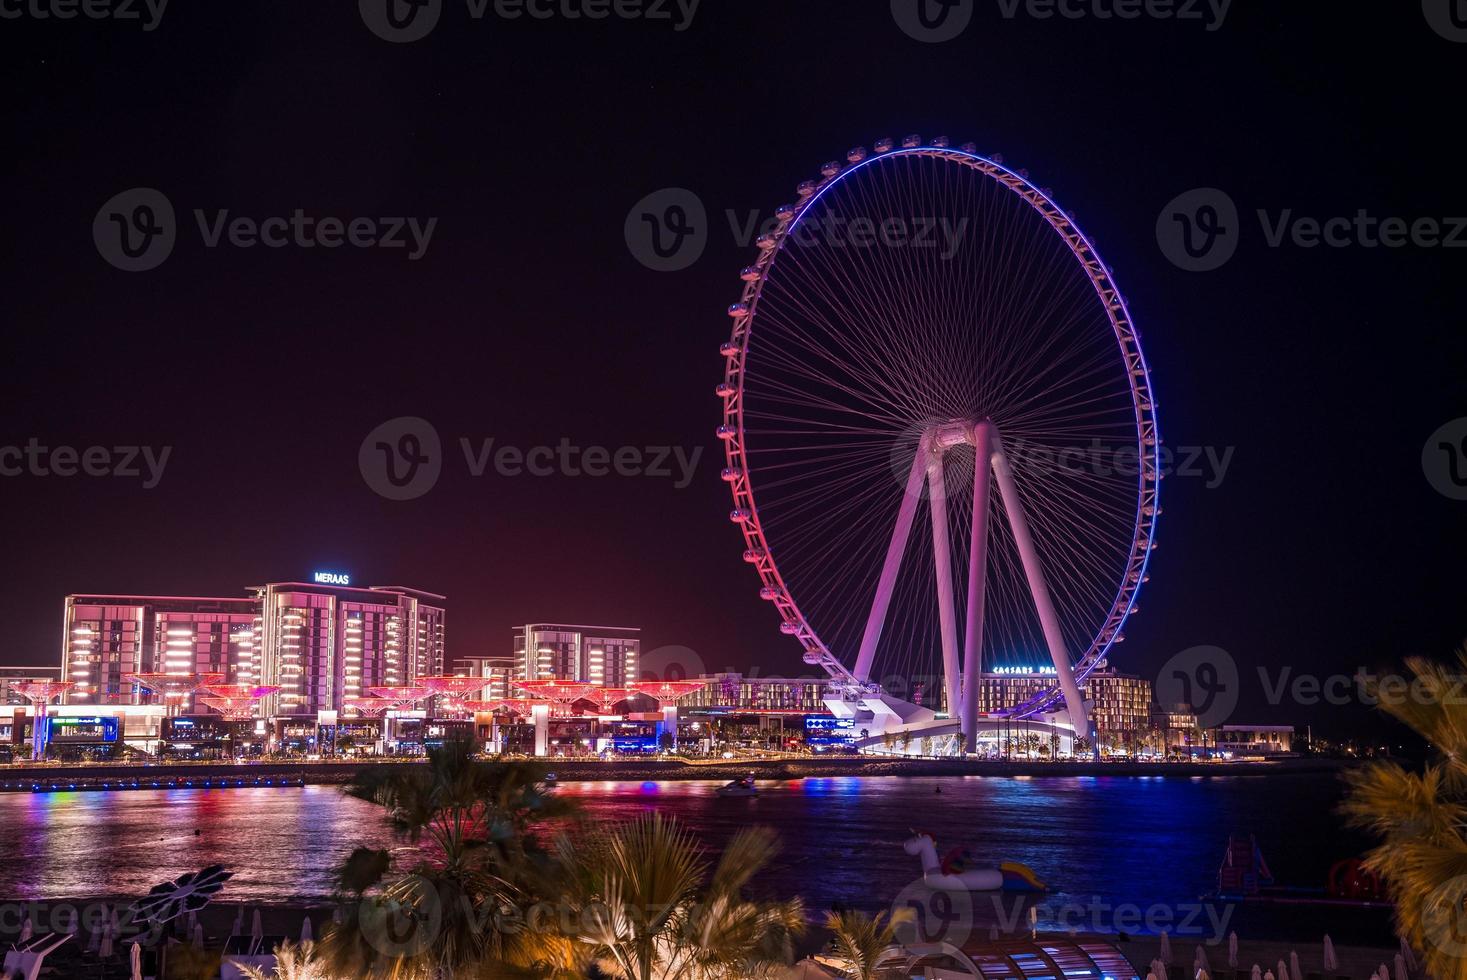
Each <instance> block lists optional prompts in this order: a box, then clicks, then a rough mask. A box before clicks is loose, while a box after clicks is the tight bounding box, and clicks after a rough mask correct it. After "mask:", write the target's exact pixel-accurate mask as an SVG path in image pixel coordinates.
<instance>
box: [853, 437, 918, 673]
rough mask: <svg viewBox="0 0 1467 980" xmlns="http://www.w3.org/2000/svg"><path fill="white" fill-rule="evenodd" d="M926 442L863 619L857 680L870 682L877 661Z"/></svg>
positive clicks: (914, 506)
mask: <svg viewBox="0 0 1467 980" xmlns="http://www.w3.org/2000/svg"><path fill="white" fill-rule="evenodd" d="M926 457H927V440H926V439H925V438H924V439H923V440H922V443H921V445H919V446H918V447H917V452H916V453H915V454H913V456H912V469H911V472H909V473H908V474H907V486H906V492H905V495H904V496H903V497H902V505H901V507H900V508H899V509H898V510H897V520H896V527H895V528H894V529H893V530H892V533H891V544H889V545H887V548H886V561H885V563H884V564H882V566H881V577H880V578H879V579H878V580H877V582H876V596H875V598H873V599H872V601H871V615H870V616H868V617H867V619H866V632H865V633H863V634H862V636H861V650H860V653H859V654H857V656H856V671H855V673H856V679H857V680H858V681H862V682H865V681H869V680H870V679H871V663H872V661H873V660H875V658H876V644H877V643H879V642H880V641H881V630H882V628H883V627H884V626H885V625H886V610H887V607H888V606H890V605H891V593H892V590H893V589H894V588H895V587H896V577H897V572H898V571H899V570H900V569H901V566H902V554H903V553H904V552H905V551H906V550H907V537H908V536H909V535H910V534H911V533H912V520H913V519H914V518H915V517H916V515H917V501H918V500H919V499H921V496H922V481H923V480H925V479H926V478H927V460H926Z"/></svg>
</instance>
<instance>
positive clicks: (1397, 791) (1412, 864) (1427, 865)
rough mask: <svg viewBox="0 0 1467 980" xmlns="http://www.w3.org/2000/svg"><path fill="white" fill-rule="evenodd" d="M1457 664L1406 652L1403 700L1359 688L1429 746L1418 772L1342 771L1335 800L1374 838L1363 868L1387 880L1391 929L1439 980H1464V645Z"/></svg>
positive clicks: (1379, 767)
mask: <svg viewBox="0 0 1467 980" xmlns="http://www.w3.org/2000/svg"><path fill="white" fill-rule="evenodd" d="M1457 660H1458V662H1459V666H1458V667H1457V668H1455V669H1452V668H1448V667H1447V666H1445V665H1442V664H1437V663H1432V662H1431V661H1428V660H1426V659H1425V658H1422V657H1411V658H1408V659H1407V661H1406V666H1407V667H1408V668H1409V669H1410V671H1411V673H1412V674H1413V675H1415V676H1414V680H1413V681H1412V684H1411V690H1410V694H1409V696H1402V695H1401V694H1399V693H1397V694H1394V695H1391V694H1388V693H1385V692H1382V690H1381V687H1380V684H1379V683H1378V682H1374V681H1368V682H1367V684H1366V687H1367V693H1368V694H1370V695H1371V696H1373V697H1374V698H1376V700H1377V702H1378V703H1379V705H1380V707H1381V708H1382V709H1383V710H1384V711H1385V712H1386V713H1388V714H1390V715H1391V716H1393V717H1395V718H1396V719H1398V720H1399V721H1402V722H1404V723H1405V724H1406V725H1408V726H1410V727H1411V728H1412V729H1414V730H1415V731H1416V732H1417V733H1418V734H1419V735H1421V736H1422V738H1424V739H1426V741H1427V743H1428V744H1429V745H1430V746H1432V748H1433V749H1435V751H1436V757H1435V758H1434V759H1433V760H1432V761H1431V762H1430V763H1429V764H1428V765H1427V766H1426V768H1425V770H1424V771H1422V772H1420V773H1415V772H1407V771H1406V770H1405V769H1403V768H1401V767H1400V766H1399V765H1397V764H1395V763H1394V762H1372V763H1370V764H1369V765H1368V766H1366V767H1364V768H1362V769H1358V770H1355V771H1353V772H1350V773H1348V774H1347V775H1346V779H1347V781H1348V782H1349V784H1350V791H1349V796H1348V797H1347V798H1346V801H1345V803H1344V805H1343V806H1342V808H1341V809H1342V810H1343V812H1344V813H1345V814H1346V816H1347V817H1348V819H1349V821H1350V823H1351V824H1353V825H1354V826H1357V827H1364V828H1367V829H1369V830H1372V831H1374V832H1375V833H1377V834H1379V835H1380V837H1381V838H1382V843H1381V844H1380V846H1379V847H1376V848H1375V849H1374V850H1372V851H1370V852H1368V853H1367V854H1366V860H1365V864H1366V867H1368V868H1370V869H1371V870H1374V871H1376V872H1377V873H1379V874H1380V875H1381V877H1382V878H1384V879H1385V882H1386V884H1387V886H1388V887H1389V888H1390V891H1391V896H1392V898H1393V899H1394V900H1395V907H1396V913H1395V914H1396V928H1397V931H1398V932H1399V933H1400V934H1401V936H1402V937H1404V938H1405V939H1406V940H1407V941H1408V942H1410V943H1411V945H1412V946H1413V947H1415V948H1416V949H1418V950H1422V951H1423V953H1424V955H1425V958H1426V968H1427V973H1428V974H1429V975H1431V976H1433V977H1436V978H1437V980H1467V936H1464V935H1463V932H1462V929H1461V922H1462V921H1463V917H1464V914H1467V913H1464V910H1467V837H1464V828H1467V709H1464V707H1463V705H1462V703H1461V698H1460V696H1459V692H1460V690H1461V687H1462V673H1461V671H1462V670H1464V669H1467V647H1464V648H1463V650H1461V651H1460V652H1458V654H1457Z"/></svg>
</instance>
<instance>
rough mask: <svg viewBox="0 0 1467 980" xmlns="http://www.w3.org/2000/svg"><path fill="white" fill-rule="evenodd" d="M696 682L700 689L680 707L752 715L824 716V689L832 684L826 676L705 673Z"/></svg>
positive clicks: (825, 708) (826, 709)
mask: <svg viewBox="0 0 1467 980" xmlns="http://www.w3.org/2000/svg"><path fill="white" fill-rule="evenodd" d="M698 680H700V681H702V682H703V687H702V689H701V690H697V691H694V692H693V693H692V694H690V695H688V696H687V697H686V698H684V699H683V700H682V701H681V702H680V707H682V708H684V709H688V710H693V711H696V710H698V709H700V708H702V709H708V708H714V709H718V708H724V709H728V710H730V711H747V712H750V713H753V714H808V715H819V714H826V713H828V711H829V709H828V708H827V707H826V705H825V698H826V693H827V689H828V688H830V687H831V686H832V685H834V683H835V682H834V681H832V680H831V679H830V678H828V677H796V678H792V677H749V676H745V675H744V674H740V673H732V672H730V673H719V674H705V675H704V676H702V677H699V678H698Z"/></svg>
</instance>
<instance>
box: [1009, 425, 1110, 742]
mask: <svg viewBox="0 0 1467 980" xmlns="http://www.w3.org/2000/svg"><path fill="white" fill-rule="evenodd" d="M993 475H994V476H995V477H996V478H997V479H998V490H999V495H1000V497H1001V498H1002V499H1003V506H1004V510H1005V512H1007V514H1008V518H1009V527H1010V528H1012V529H1013V532H1014V543H1015V544H1016V545H1018V548H1019V559H1020V560H1021V561H1022V562H1023V563H1024V577H1025V578H1027V579H1028V580H1029V592H1030V594H1032V595H1033V596H1034V605H1035V607H1036V609H1037V610H1038V612H1039V624H1040V626H1041V627H1042V628H1043V630H1044V642H1045V644H1046V645H1047V646H1048V647H1049V656H1050V658H1051V659H1052V660H1053V661H1054V669H1055V673H1056V674H1057V675H1058V677H1059V684H1060V690H1061V691H1062V692H1063V693H1064V696H1065V709H1066V710H1067V711H1068V712H1069V714H1070V724H1071V725H1072V726H1073V727H1074V729H1075V734H1077V735H1083V736H1085V737H1086V738H1088V739H1090V744H1091V746H1092V748H1095V749H1097V750H1098V746H1096V745H1095V737H1094V734H1095V733H1094V732H1092V731H1091V729H1090V719H1089V716H1088V715H1087V714H1086V712H1085V701H1084V699H1083V698H1082V697H1081V696H1080V686H1079V685H1078V684H1076V683H1075V672H1074V671H1073V670H1072V669H1071V668H1070V655H1069V653H1068V651H1066V650H1065V640H1064V636H1063V635H1062V634H1061V633H1060V625H1059V616H1058V615H1057V614H1056V613H1055V610H1054V602H1053V600H1051V599H1050V596H1049V586H1048V585H1047V584H1046V583H1045V581H1044V569H1043V568H1042V567H1040V563H1039V552H1038V551H1036V550H1035V549H1034V539H1033V537H1031V536H1030V534H1029V521H1028V519H1027V518H1026V517H1025V516H1024V504H1023V501H1021V500H1020V499H1019V490H1018V487H1017V486H1016V485H1015V484H1014V474H1013V472H1012V471H1011V470H1010V469H1009V461H1008V460H1007V459H1006V458H1005V457H1004V454H1003V440H1002V439H1000V438H999V435H998V433H997V432H994V433H993Z"/></svg>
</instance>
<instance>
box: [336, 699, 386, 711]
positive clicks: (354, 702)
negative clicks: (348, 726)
mask: <svg viewBox="0 0 1467 980" xmlns="http://www.w3.org/2000/svg"><path fill="white" fill-rule="evenodd" d="M390 707H392V702H391V701H388V700H385V699H383V698H342V699H341V708H342V710H343V711H345V712H346V713H347V714H349V715H350V714H360V715H380V714H382V713H383V712H384V711H386V710H387V709H388V708H390Z"/></svg>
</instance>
